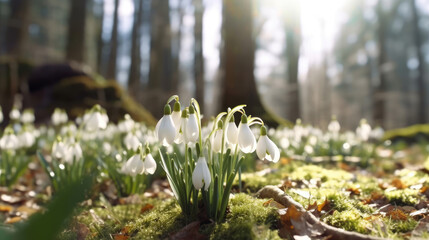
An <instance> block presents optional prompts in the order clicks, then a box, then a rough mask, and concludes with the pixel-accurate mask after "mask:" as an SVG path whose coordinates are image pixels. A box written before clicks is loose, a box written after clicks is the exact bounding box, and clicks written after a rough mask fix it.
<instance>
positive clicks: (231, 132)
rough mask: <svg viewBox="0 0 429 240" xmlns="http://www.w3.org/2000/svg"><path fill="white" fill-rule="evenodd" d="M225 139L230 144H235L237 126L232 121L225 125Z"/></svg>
mask: <svg viewBox="0 0 429 240" xmlns="http://www.w3.org/2000/svg"><path fill="white" fill-rule="evenodd" d="M226 140H227V141H228V143H230V144H237V140H238V128H237V126H236V125H235V123H234V122H229V123H228V125H227V126H226Z"/></svg>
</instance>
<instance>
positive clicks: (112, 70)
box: [106, 0, 119, 79]
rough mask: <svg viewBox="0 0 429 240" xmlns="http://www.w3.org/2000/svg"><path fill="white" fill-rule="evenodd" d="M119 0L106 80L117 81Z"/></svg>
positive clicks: (114, 18) (111, 38)
mask: <svg viewBox="0 0 429 240" xmlns="http://www.w3.org/2000/svg"><path fill="white" fill-rule="evenodd" d="M118 11H119V0H115V11H114V13H113V26H112V35H111V37H110V54H109V62H108V64H107V73H106V78H108V79H116V60H117V58H118V22H119V13H118Z"/></svg>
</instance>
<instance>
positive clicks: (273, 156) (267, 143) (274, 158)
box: [256, 135, 280, 163]
mask: <svg viewBox="0 0 429 240" xmlns="http://www.w3.org/2000/svg"><path fill="white" fill-rule="evenodd" d="M256 154H257V155H258V157H259V159H261V160H264V159H266V160H268V161H271V162H274V163H276V162H278V161H279V159H280V150H279V148H278V147H277V146H276V144H275V143H274V142H273V141H271V140H270V139H269V138H268V136H267V135H263V136H260V137H259V140H258V144H257V147H256Z"/></svg>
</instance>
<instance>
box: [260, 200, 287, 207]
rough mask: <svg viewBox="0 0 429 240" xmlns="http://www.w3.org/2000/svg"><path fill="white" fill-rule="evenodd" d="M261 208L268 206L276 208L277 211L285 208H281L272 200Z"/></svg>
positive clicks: (280, 205)
mask: <svg viewBox="0 0 429 240" xmlns="http://www.w3.org/2000/svg"><path fill="white" fill-rule="evenodd" d="M263 206H264V207H268V206H270V207H274V208H277V209H282V208H285V206H283V205H282V204H280V203H278V202H276V201H274V200H273V199H270V200H268V201H266V202H264V204H263Z"/></svg>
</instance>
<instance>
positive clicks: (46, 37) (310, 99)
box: [0, 0, 429, 129]
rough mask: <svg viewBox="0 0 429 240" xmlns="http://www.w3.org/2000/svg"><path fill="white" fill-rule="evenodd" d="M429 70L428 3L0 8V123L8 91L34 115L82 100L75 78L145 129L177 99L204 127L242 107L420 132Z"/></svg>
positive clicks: (1, 4)
mask: <svg viewBox="0 0 429 240" xmlns="http://www.w3.org/2000/svg"><path fill="white" fill-rule="evenodd" d="M69 65H70V66H72V67H68V66H69ZM428 67H429V0H347V1H336V0H324V1H320V0H302V1H299V0H223V1H222V0H61V1H59V0H0V104H1V105H2V106H3V110H4V112H5V113H6V112H7V110H8V109H10V108H11V106H12V105H13V104H14V102H15V104H16V98H15V99H14V97H13V96H14V94H15V93H18V92H19V93H21V94H22V95H23V96H24V99H25V96H26V95H32V96H33V98H30V100H27V104H28V105H29V106H33V107H35V108H36V110H37V106H39V107H40V108H43V107H46V106H47V103H46V102H47V101H49V99H47V97H46V96H47V95H49V94H50V95H49V96H51V101H52V99H54V100H55V99H56V98H57V99H56V100H55V101H54V102H56V103H60V102H61V101H62V104H63V105H61V104H59V105H60V106H61V107H64V106H65V104H66V103H67V102H70V101H75V102H76V101H86V100H88V99H87V98H88V97H87V96H80V94H81V92H76V91H75V90H74V89H73V88H71V87H70V86H71V85H67V84H71V83H70V81H71V80H70V78H73V79H74V80H73V81H75V82H74V83H76V82H79V81H82V80H81V79H76V76H80V78H89V79H91V81H94V82H95V83H97V84H98V85H97V84H96V85H91V86H92V87H93V88H96V86H104V87H105V86H115V87H112V89H116V88H117V86H122V87H123V88H124V89H126V90H127V91H128V93H129V95H130V96H132V98H133V99H134V100H135V101H136V102H138V103H140V104H142V105H143V106H144V107H145V108H146V109H147V110H148V111H149V112H151V113H152V114H153V115H154V116H155V118H158V117H160V115H161V114H162V106H163V104H164V103H165V101H166V99H167V98H168V97H169V96H170V95H172V94H176V93H178V94H179V95H180V96H181V99H182V101H183V102H186V101H188V100H189V99H190V98H191V97H195V98H196V99H197V100H198V101H199V102H200V105H203V112H204V114H205V115H206V116H211V115H213V114H215V113H217V112H219V111H220V110H225V109H226V107H232V106H235V105H237V104H244V103H245V104H248V106H249V108H248V111H249V112H250V114H252V115H261V114H263V113H264V110H263V109H265V110H266V111H267V112H269V113H270V114H271V115H273V116H275V118H278V117H281V118H284V119H287V120H289V121H292V122H294V121H295V120H296V119H297V118H302V120H303V122H304V123H310V124H314V125H316V126H320V127H322V128H326V125H327V124H328V122H329V121H330V119H331V116H332V115H336V116H337V118H338V120H339V121H340V123H342V126H344V127H345V128H349V129H352V128H355V127H356V126H357V124H358V122H359V119H360V118H367V119H368V120H369V122H370V123H371V124H374V125H380V126H382V127H384V128H387V129H391V128H397V127H403V126H407V125H411V124H416V123H425V122H426V121H427V119H428V114H429V113H428V111H427V108H428V102H429V96H428V95H429V94H427V93H426V90H427V89H428V86H427V85H428V80H427V79H428V77H429V71H428ZM76 69H79V71H77V70H76ZM82 76H84V77H82ZM67 79H68V80H69V81H67ZM104 79H107V80H112V81H114V83H112V82H110V83H108V84H107V83H106V81H105V80H104ZM64 82H66V83H67V84H66V83H64ZM59 83H61V84H63V87H67V86H69V88H66V90H62V91H60V90H58V87H57V86H56V84H59ZM91 86H89V87H88V86H86V87H87V88H89V89H91ZM41 88H42V89H43V91H42V90H40V89H41ZM46 89H48V90H46ZM112 91H113V90H112ZM115 91H116V90H115ZM109 94H110V92H109V91H107V90H106V91H103V92H102V94H101V96H100V94H99V92H96V93H95V95H96V97H95V98H108V96H110V95H109ZM69 95H70V96H69ZM73 95H75V96H73ZM89 95H91V94H89ZM64 96H68V97H64ZM59 99H62V100H61V101H60V100H59ZM88 101H89V100H88ZM36 103H37V104H38V105H37V106H34V104H36ZM89 103H92V102H91V101H89ZM89 103H88V104H89ZM24 104H26V103H25V101H24ZM32 104H33V105H32ZM124 105H126V107H127V106H128V105H129V104H128V103H127V102H125V103H124ZM50 111H52V109H50ZM265 116H266V115H265Z"/></svg>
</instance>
